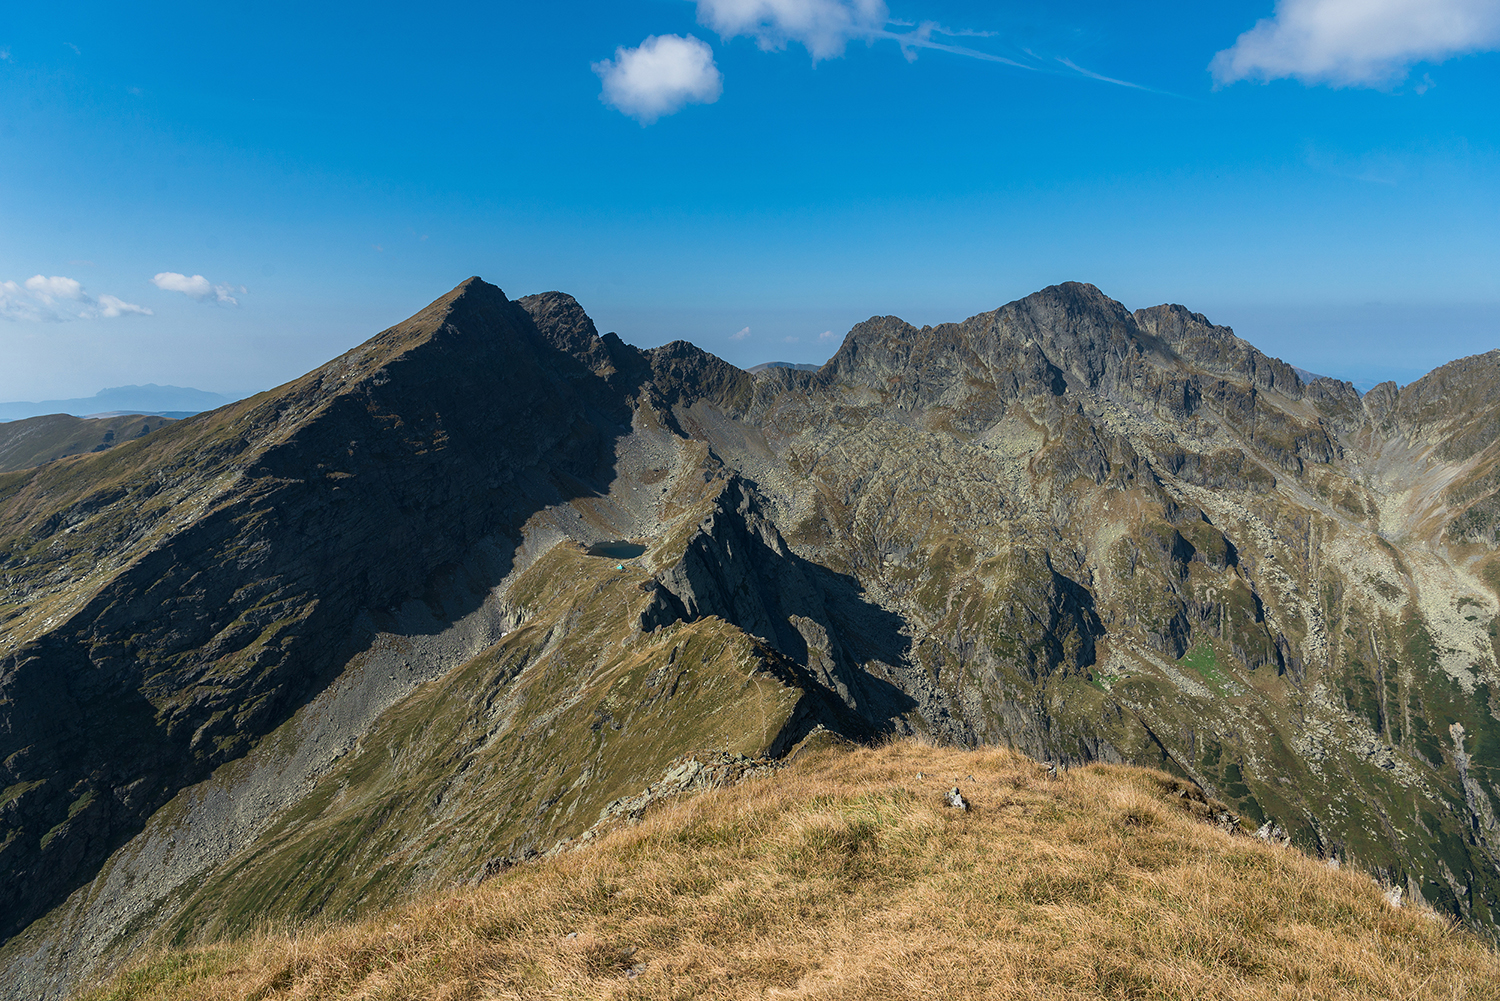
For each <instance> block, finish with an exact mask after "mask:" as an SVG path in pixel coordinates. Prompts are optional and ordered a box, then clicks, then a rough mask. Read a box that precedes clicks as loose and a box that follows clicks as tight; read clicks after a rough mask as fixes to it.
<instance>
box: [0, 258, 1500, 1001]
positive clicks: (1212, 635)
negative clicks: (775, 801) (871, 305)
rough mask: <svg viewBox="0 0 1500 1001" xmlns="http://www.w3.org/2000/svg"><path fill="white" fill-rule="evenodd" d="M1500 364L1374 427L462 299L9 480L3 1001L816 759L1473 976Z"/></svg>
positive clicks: (1085, 357) (853, 343) (1146, 371)
mask: <svg viewBox="0 0 1500 1001" xmlns="http://www.w3.org/2000/svg"><path fill="white" fill-rule="evenodd" d="M1497 358H1500V355H1495V354H1492V355H1485V356H1478V357H1476V358H1472V359H1464V360H1462V361H1460V362H1455V363H1453V364H1452V365H1450V366H1445V367H1444V368H1443V369H1440V370H1438V371H1437V372H1434V373H1432V374H1431V375H1429V376H1428V377H1426V378H1425V379H1423V380H1419V381H1418V382H1417V383H1414V384H1412V385H1411V386H1408V387H1405V388H1404V389H1398V388H1397V387H1395V386H1394V385H1389V386H1384V387H1377V388H1376V389H1375V390H1372V391H1371V392H1370V393H1368V394H1366V396H1365V397H1363V398H1360V397H1359V396H1358V394H1356V393H1355V392H1354V390H1353V388H1352V387H1350V386H1349V385H1348V384H1346V383H1339V382H1336V381H1334V380H1329V379H1319V380H1317V381H1315V382H1313V383H1312V384H1311V385H1304V384H1303V383H1302V382H1301V381H1300V379H1299V378H1298V376H1297V374H1296V372H1295V371H1294V370H1293V369H1292V368H1291V367H1290V366H1288V365H1286V364H1285V363H1283V362H1280V361H1278V360H1276V359H1271V358H1267V357H1266V356H1264V355H1262V354H1261V353H1260V352H1258V351H1256V350H1255V349H1254V348H1253V347H1252V346H1250V345H1248V344H1246V343H1245V342H1243V341H1241V340H1240V339H1238V338H1237V337H1235V336H1234V335H1233V333H1232V332H1231V331H1229V330H1228V329H1227V328H1224V327H1217V326H1214V325H1213V324H1212V323H1211V322H1209V321H1208V320H1207V319H1206V318H1205V317H1203V316H1201V315H1199V314H1195V313H1191V312H1190V311H1188V310H1186V309H1184V308H1183V307H1180V306H1160V307H1154V308H1152V309H1147V310H1140V311H1137V312H1135V313H1131V312H1130V311H1128V310H1126V309H1125V308H1124V307H1123V306H1121V305H1120V304H1119V303H1116V302H1114V301H1113V300H1111V299H1109V298H1108V297H1106V296H1105V295H1103V294H1102V293H1101V292H1100V291H1099V290H1098V289H1095V288H1093V287H1092V286H1088V285H1079V284H1068V285H1062V286H1056V287H1053V288H1050V289H1046V290H1043V291H1042V292H1039V293H1037V294H1036V295H1033V296H1029V297H1027V298H1026V299H1023V300H1020V301H1018V302H1016V303H1011V304H1009V305H1007V306H1005V307H1002V308H1001V309H999V310H995V311H993V312H991V313H985V314H981V315H980V316H976V317H972V318H970V319H969V320H966V321H964V322H962V323H951V324H942V325H939V326H936V327H924V328H920V329H919V328H915V327H912V326H910V325H909V324H906V323H904V322H903V321H900V320H899V319H896V318H893V317H885V318H874V319H871V320H869V321H866V322H865V323H862V324H860V325H858V326H856V327H855V328H854V330H852V331H851V332H850V334H849V336H848V337H847V338H846V339H845V341H844V344H843V346H842V347H841V348H840V350H839V351H838V353H837V354H836V355H835V356H834V357H833V358H832V359H831V360H830V361H829V363H828V364H827V365H825V366H824V367H823V368H822V369H821V370H819V371H817V372H803V371H797V370H793V369H772V370H768V371H765V372H762V373H759V374H757V375H751V374H750V373H746V372H742V371H740V370H739V369H737V368H735V367H733V366H731V365H728V364H727V363H725V362H723V361H722V360H720V359H717V358H714V357H713V356H712V355H709V354H707V353H705V352H703V351H701V350H699V349H697V348H695V347H693V346H692V345H690V344H686V343H683V342H677V343H673V344H669V345H666V346H664V347H660V348H655V349H652V350H649V351H641V350H638V349H636V348H633V347H631V346H629V345H627V344H625V343H624V342H623V341H621V340H620V339H619V338H618V337H616V336H615V335H613V334H606V335H604V336H600V335H599V334H598V332H597V330H596V329H595V327H594V324H593V322H592V321H591V320H590V319H589V318H588V316H587V315H586V313H585V312H584V311H583V309H582V307H581V306H580V305H579V304H578V303H577V302H576V301H575V300H574V299H572V297H570V296H567V295H564V294H562V293H555V292H554V293H545V294H542V295H536V296H528V297H526V298H525V299H521V300H517V301H516V302H511V301H510V300H508V299H507V298H506V297H505V296H504V294H503V293H501V292H500V290H499V289H497V288H494V287H493V286H490V285H487V284H485V283H483V282H481V281H479V280H477V279H473V280H470V281H469V282H466V283H464V284H463V285H461V286H460V287H459V288H458V289H455V290H454V292H452V293H450V294H449V295H448V296H445V297H443V298H442V299H440V300H438V301H437V302H435V303H434V304H433V305H432V306H431V307H429V308H428V309H427V310H424V311H423V312H422V313H420V314H418V315H417V316H415V317H413V318H412V319H411V320H410V321H407V322H406V323H404V324H401V325H398V326H397V327H393V328H391V330H389V331H385V332H383V333H382V334H380V335H378V336H377V337H376V338H374V339H372V340H371V341H370V342H368V343H367V344H365V345H362V346H361V347H359V348H356V349H355V350H354V351H351V352H349V353H348V354H346V355H345V356H343V357H341V358H339V359H336V360H335V361H333V362H330V363H329V364H328V365H326V366H324V367H323V368H321V369H319V370H317V371H316V372H313V373H310V374H309V375H308V376H306V377H304V378H303V379H300V380H298V381H297V382H294V383H291V384H289V385H287V386H284V387H281V388H280V389H277V390H274V391H272V392H271V393H267V394H262V396H260V397H256V398H254V399H251V400H248V401H244V402H242V403H239V404H235V405H233V406H231V407H227V408H224V409H222V410H219V411H215V412H212V413H209V414H204V415H200V416H198V417H196V418H193V419H190V420H187V421H183V422H180V423H176V424H172V425H170V426H168V427H164V428H162V429H160V430H159V431H155V432H153V433H152V434H151V435H150V436H149V437H147V438H144V439H142V440H140V441H138V442H134V443H131V444H127V445H120V446H116V447H114V448H112V449H111V450H110V451H108V452H106V453H101V454H99V455H92V456H84V457H78V458H73V459H68V460H64V461H62V462H59V463H54V464H51V465H48V466H45V467H42V468H39V469H35V470H27V471H23V472H19V473H12V474H7V475H4V476H0V567H3V573H4V583H5V587H6V590H5V592H4V596H3V599H0V769H3V773H0V781H3V783H4V791H3V798H0V831H3V832H4V835H3V837H4V840H3V842H0V876H3V878H0V915H3V918H4V920H5V921H7V922H8V924H6V925H5V926H4V927H3V929H0V934H4V935H6V936H11V937H12V940H11V941H10V942H9V944H7V945H6V946H5V949H4V954H3V957H0V958H3V959H4V961H5V963H6V967H5V974H4V979H3V980H0V982H3V983H4V984H6V985H7V988H6V989H8V990H9V991H10V992H11V993H17V992H20V993H23V994H28V995H35V996H44V995H47V994H48V993H49V992H54V993H55V992H56V991H58V990H60V989H63V988H65V987H67V986H68V985H69V984H72V983H76V982H78V980H79V978H80V977H85V976H87V975H89V974H90V973H91V971H97V970H100V969H104V968H107V967H108V965H109V964H110V963H112V962H114V961H116V960H117V959H118V958H119V957H121V956H123V955H125V954H126V952H127V951H128V950H129V949H130V948H134V947H136V946H138V945H140V944H141V943H143V942H145V941H147V940H149V939H150V938H151V936H152V935H166V936H170V935H179V934H197V933H199V932H207V933H215V932H218V931H223V932H231V931H234V930H237V929H243V928H245V927H249V926H251V925H253V923H254V922H255V921H257V920H260V919H262V918H276V917H287V918H297V917H306V916H309V915H311V914H314V913H355V912H356V911H357V910H358V909H359V908H360V907H369V906H376V905H378V904H379V903H380V902H381V901H385V900H391V899H396V897H397V896H399V894H400V893H403V892H407V891H409V890H411V889H415V888H418V887H421V886H424V885H428V884H430V883H431V882H433V881H436V880H442V879H458V878H463V879H467V878H472V877H473V875H474V873H475V872H477V871H480V870H481V869H482V867H483V866H484V865H485V864H486V862H487V860H492V859H495V858H509V857H521V856H524V855H526V854H527V853H533V852H538V851H543V850H545V849H546V848H547V847H548V845H549V844H550V843H552V842H554V841H555V840H556V839H558V838H568V837H573V836H576V835H577V834H579V833H580V832H582V831H583V830H585V829H586V828H588V827H589V825H590V824H592V823H594V822H595V821H596V820H597V818H598V817H599V815H600V811H601V809H604V808H605V807H607V805H608V804H609V803H611V802H615V801H628V800H629V799H630V797H632V796H637V795H639V794H640V793H641V790H642V789H644V788H645V787H646V786H648V785H650V784H651V783H652V782H654V781H656V780H657V779H658V778H659V776H660V775H661V774H662V771H663V769H664V768H666V767H668V765H669V764H670V763H671V762H673V761H676V760H679V759H682V758H683V756H685V755H693V754H709V753H713V752H722V753H733V754H737V755H746V756H748V757H749V758H758V757H763V756H766V755H775V754H778V753H781V752H783V751H785V750H786V749H787V748H790V747H791V746H793V745H794V744H796V742H797V741H799V740H801V739H803V737H805V736H806V735H807V734H808V733H811V732H814V731H817V732H822V731H821V730H819V728H823V730H826V731H829V732H834V733H840V734H843V735H844V736H846V737H849V738H853V739H859V740H868V739H874V738H877V737H878V736H879V735H881V734H882V733H891V732H926V733H930V734H932V735H934V736H935V737H938V738H940V739H945V740H951V741H958V742H964V743H985V742H988V743H1005V744H1009V745H1011V746H1014V747H1017V748H1020V749H1023V750H1025V751H1026V752H1027V753H1029V754H1032V755H1034V756H1036V757H1038V758H1042V759H1046V760H1051V761H1054V762H1058V763H1060V764H1067V763H1078V762H1087V761H1091V760H1128V761H1133V762H1138V763H1145V764H1153V765H1157V766H1160V767H1164V768H1167V769H1169V770H1171V771H1174V772H1176V773H1178V774H1179V775H1181V776H1183V777H1184V778H1190V779H1191V780H1192V781H1194V782H1196V783H1198V784H1199V785H1201V786H1202V787H1203V788H1204V789H1206V790H1208V791H1209V792H1211V793H1212V794H1214V795H1215V796H1217V797H1219V798H1222V799H1224V800H1225V801H1226V802H1228V803H1230V804H1231V805H1232V806H1233V807H1234V808H1235V809H1236V810H1237V811H1238V812H1239V813H1240V814H1241V815H1242V816H1243V817H1245V818H1246V819H1247V822H1253V824H1254V825H1262V824H1268V823H1270V824H1280V825H1281V826H1282V827H1283V828H1285V829H1286V830H1287V831H1288V832H1289V834H1290V836H1291V837H1292V838H1293V839H1294V840H1295V841H1297V842H1298V843H1299V844H1301V845H1303V846H1304V847H1307V848H1310V849H1312V850H1317V851H1322V852H1325V853H1331V854H1334V855H1336V856H1338V857H1341V858H1342V857H1348V858H1352V859H1359V860H1361V861H1362V863H1363V864H1366V865H1369V866H1374V867H1378V868H1382V869H1384V870H1388V873H1387V874H1388V875H1389V876H1390V877H1391V878H1392V879H1393V880H1399V881H1402V882H1403V883H1405V884H1406V885H1408V886H1409V887H1410V889H1411V890H1412V891H1413V892H1415V893H1418V894H1420V895H1421V896H1423V897H1424V898H1425V899H1427V900H1428V901H1429V902H1431V903H1432V904H1434V905H1435V906H1438V907H1439V908H1441V909H1445V910H1447V911H1450V912H1452V913H1454V914H1457V915H1460V916H1462V917H1464V918H1466V919H1468V920H1470V921H1471V922H1473V923H1474V924H1475V926H1476V927H1482V928H1491V929H1492V928H1494V927H1495V923H1494V922H1495V919H1494V916H1493V914H1492V907H1493V906H1494V901H1495V900H1496V898H1497V895H1500V869H1497V860H1500V856H1497V854H1496V849H1495V848H1494V845H1496V844H1497V841H1496V838H1497V837H1500V835H1497V834H1496V832H1495V831H1494V830H1493V827H1494V824H1495V823H1496V821H1495V819H1494V818H1495V816H1496V814H1497V809H1496V797H1500V724H1497V722H1496V720H1497V715H1496V712H1497V711H1500V702H1497V701H1496V699H1495V697H1494V693H1495V692H1496V691H1497V686H1500V671H1497V668H1496V660H1495V646H1494V643H1495V636H1496V624H1497V621H1500V620H1497V614H1500V600H1497V597H1496V593H1495V590H1494V588H1495V585H1496V583H1497V582H1500V563H1497V556H1496V554H1495V552H1494V550H1495V547H1496V545H1497V541H1500V529H1497V528H1496V525H1497V524H1500V515H1497V514H1496V512H1500V444H1497V439H1500V395H1497V394H1500V361H1497ZM619 539H626V540H631V541H633V542H636V543H638V544H639V545H641V546H643V547H644V548H645V553H644V554H643V555H642V556H640V557H639V558H637V559H633V560H611V559H603V558H596V557H591V556H589V555H588V553H587V550H588V547H589V545H591V544H593V543H597V542H601V541H607V540H619ZM1460 735H1461V736H1460ZM250 790H255V791H254V792H253V793H252V792H250ZM215 804H219V805H215ZM227 804H233V805H232V808H231V807H230V806H228V805H227ZM1413 804H1415V810H1414V809H1413ZM206 827H207V828H213V830H212V831H209V832H206V833H205V830H204V829H205V828H206ZM189 830H192V831H194V836H193V837H190V836H188V835H187V833H186V832H187V831H189ZM200 841H201V842H204V844H202V845H200ZM205 845H207V846H205ZM148 846H149V847H148ZM163 846H170V851H168V850H167V849H166V848H165V847H163ZM293 859H301V860H318V861H316V862H315V863H314V862H307V861H303V862H297V863H295V864H294V863H293V862H292V861H290V860H293ZM164 860H165V861H164ZM48 914H50V917H49V918H48V920H47V921H45V922H41V923H38V924H35V925H33V926H32V927H30V928H29V929H28V930H26V931H25V932H24V933H23V932H22V929H24V928H26V927H27V925H28V924H30V923H31V922H32V921H33V920H34V919H36V918H39V917H42V916H43V915H48Z"/></svg>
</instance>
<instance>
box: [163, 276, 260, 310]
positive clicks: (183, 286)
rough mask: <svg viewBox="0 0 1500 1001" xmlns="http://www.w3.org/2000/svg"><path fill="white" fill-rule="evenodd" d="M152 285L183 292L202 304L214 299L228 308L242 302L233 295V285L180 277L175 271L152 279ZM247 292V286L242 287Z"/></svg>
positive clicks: (167, 290)
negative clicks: (204, 301)
mask: <svg viewBox="0 0 1500 1001" xmlns="http://www.w3.org/2000/svg"><path fill="white" fill-rule="evenodd" d="M151 284H152V285H155V286H156V287H157V288H159V289H161V290H163V291H165V292H181V293H182V294H183V295H185V296H187V297H188V298H190V299H197V300H198V301H200V302H202V301H203V300H205V299H213V300H214V301H215V302H222V303H224V304H225V305H228V306H238V305H239V304H240V301H239V300H238V299H236V298H235V297H234V295H233V292H234V286H233V285H215V284H213V283H212V282H210V281H209V280H208V279H207V278H204V277H203V276H202V275H191V276H189V275H180V274H178V273H177V272H175V271H163V272H162V273H161V274H159V275H157V276H156V277H154V278H152V279H151ZM240 291H241V292H245V291H247V289H246V288H245V286H243V285H241V286H240Z"/></svg>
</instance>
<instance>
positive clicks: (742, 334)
mask: <svg viewBox="0 0 1500 1001" xmlns="http://www.w3.org/2000/svg"><path fill="white" fill-rule="evenodd" d="M749 336H750V328H749V327H746V328H745V329H744V330H741V331H738V332H737V333H733V334H730V335H729V339H730V340H731V341H743V340H744V339H745V338H747V337H749Z"/></svg>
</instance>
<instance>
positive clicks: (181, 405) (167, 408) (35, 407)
mask: <svg viewBox="0 0 1500 1001" xmlns="http://www.w3.org/2000/svg"><path fill="white" fill-rule="evenodd" d="M233 402H234V400H233V398H232V397H229V396H224V395H222V394H220V393H208V392H204V391H203V390H201V389H190V388H188V387H186V386H157V385H155V384H151V385H146V386H116V387H114V388H113V389H101V390H99V392H97V393H95V394H94V395H93V396H89V397H85V398H83V399H77V400H42V401H40V402H38V403H25V402H19V403H0V421H19V420H23V419H25V418H27V417H40V416H42V415H43V414H72V415H74V416H75V417H93V416H97V415H101V414H152V415H158V414H160V415H170V416H173V417H184V416H191V415H192V414H197V413H202V412H203V411H205V410H213V409H215V408H217V407H222V406H223V405H224V404H226V403H233Z"/></svg>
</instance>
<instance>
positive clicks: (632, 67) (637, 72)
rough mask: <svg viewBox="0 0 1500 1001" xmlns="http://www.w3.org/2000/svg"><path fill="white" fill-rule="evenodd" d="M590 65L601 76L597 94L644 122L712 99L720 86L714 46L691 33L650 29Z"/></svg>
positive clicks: (721, 80) (717, 95)
mask: <svg viewBox="0 0 1500 1001" xmlns="http://www.w3.org/2000/svg"><path fill="white" fill-rule="evenodd" d="M592 68H593V70H594V72H595V73H596V74H598V76H599V79H600V80H602V81H604V89H603V90H602V91H601V92H600V94H599V100H601V101H603V102H604V103H605V104H607V105H609V106H610V107H612V108H616V109H618V110H619V111H621V112H623V113H625V114H626V115H629V116H630V117H631V118H634V119H635V120H636V121H638V122H640V123H641V124H642V125H643V126H644V125H650V124H651V123H652V122H655V121H656V120H657V119H659V118H661V117H662V116H663V115H671V114H675V113H676V112H678V111H681V110H682V109H683V108H685V107H686V106H688V105H689V104H713V103H714V102H715V101H717V100H718V99H719V95H720V94H722V93H723V92H724V77H723V75H722V74H720V73H719V67H718V66H716V65H715V64H714V50H713V49H712V48H710V47H709V45H708V43H707V42H703V41H700V40H699V39H697V38H694V37H693V36H692V35H688V36H687V37H683V36H681V35H652V36H650V37H649V38H647V39H646V40H645V41H643V42H642V43H641V44H640V45H638V46H636V47H635V48H633V49H627V48H624V47H623V46H622V47H620V48H617V49H615V57H614V58H613V59H606V60H604V61H603V62H598V63H594V64H593V67H592Z"/></svg>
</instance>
